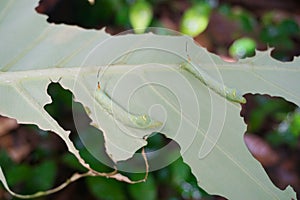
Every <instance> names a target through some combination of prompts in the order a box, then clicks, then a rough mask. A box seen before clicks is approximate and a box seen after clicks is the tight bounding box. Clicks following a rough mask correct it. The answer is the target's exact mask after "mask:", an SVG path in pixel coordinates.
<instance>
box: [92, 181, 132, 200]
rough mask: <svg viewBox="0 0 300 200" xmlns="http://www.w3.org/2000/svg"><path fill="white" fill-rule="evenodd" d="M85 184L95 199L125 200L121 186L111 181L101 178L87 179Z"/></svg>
mask: <svg viewBox="0 0 300 200" xmlns="http://www.w3.org/2000/svg"><path fill="white" fill-rule="evenodd" d="M86 181H87V184H88V186H89V189H90V190H91V192H92V193H93V194H94V196H95V197H97V198H99V199H104V200H114V199H119V200H125V199H127V198H126V194H124V190H123V189H122V184H120V183H116V182H115V181H114V180H111V179H104V178H101V177H88V178H87V180H86Z"/></svg>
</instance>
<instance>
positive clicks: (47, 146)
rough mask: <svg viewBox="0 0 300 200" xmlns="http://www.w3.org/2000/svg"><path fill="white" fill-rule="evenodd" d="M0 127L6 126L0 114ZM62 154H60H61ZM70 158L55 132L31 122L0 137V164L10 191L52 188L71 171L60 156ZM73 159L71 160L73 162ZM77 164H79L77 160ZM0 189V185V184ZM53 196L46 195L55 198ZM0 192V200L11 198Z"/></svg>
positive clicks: (29, 191)
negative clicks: (42, 128) (40, 127)
mask: <svg viewBox="0 0 300 200" xmlns="http://www.w3.org/2000/svg"><path fill="white" fill-rule="evenodd" d="M0 119H1V120H0V121H1V126H6V125H5V123H10V122H8V121H7V119H8V118H6V122H4V121H3V120H2V119H3V117H0ZM62 155H63V156H62ZM64 156H68V157H70V156H71V157H72V154H71V153H69V152H68V151H67V148H66V145H65V144H64V142H63V141H62V140H61V138H59V137H58V136H57V135H56V134H54V133H51V132H46V131H43V130H40V129H39V128H38V127H37V126H35V125H21V124H20V125H18V127H17V128H14V129H11V130H9V131H7V132H6V133H3V134H2V135H1V136H0V163H1V167H2V169H3V172H4V175H5V176H6V179H7V183H8V185H9V187H10V188H11V190H12V191H14V192H16V193H20V194H33V193H35V192H39V191H45V190H49V189H52V188H55V187H57V186H59V185H60V184H62V183H63V182H65V181H66V180H67V179H68V178H69V177H70V176H71V175H72V174H73V173H74V172H75V170H73V169H72V168H69V167H68V166H67V164H65V163H64V161H63V159H62V157H64ZM76 162H77V161H76V159H75V162H74V163H76ZM77 164H78V165H79V163H77ZM0 188H1V189H0V191H2V186H0ZM57 195H59V194H53V195H49V198H52V199H56V198H57ZM11 198H12V197H11V195H9V194H8V193H7V192H4V190H3V192H0V199H3V200H6V199H11Z"/></svg>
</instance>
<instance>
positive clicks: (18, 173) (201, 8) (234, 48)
mask: <svg viewBox="0 0 300 200" xmlns="http://www.w3.org/2000/svg"><path fill="white" fill-rule="evenodd" d="M173 3H174V2H173V1H167V0H148V1H147V0H143V1H139V2H138V1H135V0H96V1H95V4H94V5H90V4H89V3H88V1H87V0H74V1H72V3H71V2H70V1H61V2H60V3H59V4H57V5H56V6H55V7H54V8H52V9H49V10H47V11H46V13H48V14H49V16H50V18H49V21H54V22H56V23H68V24H76V25H79V26H82V27H85V28H101V27H103V26H108V27H113V28H114V29H116V30H126V29H129V28H131V27H134V28H136V27H141V28H146V27H147V26H163V23H161V21H160V17H161V12H163V11H165V10H168V9H170V10H168V12H170V13H177V15H175V17H174V19H176V20H177V21H176V20H175V21H174V22H175V23H177V27H178V30H181V31H182V32H183V33H185V34H189V35H191V36H193V37H197V36H199V34H205V31H206V29H207V28H208V26H209V23H210V19H211V15H212V13H217V14H220V15H221V16H224V17H225V18H227V19H228V20H230V21H232V22H233V23H236V24H238V26H239V27H240V29H237V30H236V31H237V32H234V33H233V35H231V36H228V37H232V38H233V41H232V43H231V46H230V48H229V53H230V55H231V56H232V57H235V58H243V57H246V56H252V55H253V52H254V49H255V47H257V46H261V45H268V46H269V47H275V48H276V51H275V53H274V56H275V57H276V58H278V59H281V60H289V59H290V58H291V57H292V56H294V55H293V54H291V52H292V51H293V50H295V48H297V44H296V43H295V40H299V35H300V28H299V25H298V24H297V22H296V21H295V20H294V19H293V18H289V17H283V18H280V19H279V20H278V17H277V15H276V12H272V11H270V12H266V13H265V14H263V16H261V17H257V16H256V14H255V13H253V12H252V11H249V10H247V9H245V8H241V7H236V6H231V5H230V4H224V3H221V4H219V3H218V2H217V1H212V0H203V1H202V0H199V1H196V0H195V1H187V4H188V5H189V6H188V7H187V8H186V10H185V11H183V12H182V10H181V8H179V7H176V6H173ZM137 4H139V5H137ZM134 6H137V8H135V7H134ZM141 7H142V8H143V9H145V13H146V14H148V16H146V17H145V18H144V20H145V21H142V22H140V21H139V22H135V21H134V20H136V19H134V18H138V20H143V19H142V17H140V16H141V15H143V13H142V14H141V13H139V12H138V11H140V8H141ZM162 9H165V10H162ZM152 13H153V14H152ZM130 16H131V17H130ZM178 16H179V17H178ZM141 24H142V25H141ZM212 26H218V24H215V25H214V24H212ZM215 48H218V47H217V46H216V47H215ZM241 49H242V50H241ZM241 52H242V53H241ZM48 91H49V94H51V96H52V98H53V100H54V102H53V103H52V104H51V106H47V107H46V108H47V111H48V112H49V113H50V114H51V115H52V116H53V117H54V118H55V119H56V120H57V121H58V122H59V123H61V124H63V123H65V122H64V121H72V118H71V117H70V116H72V113H71V105H72V103H71V102H72V94H71V93H70V92H67V91H64V90H63V89H62V88H61V87H60V86H58V85H55V84H54V85H51V86H50V88H49V90H48ZM252 101H253V102H254V103H255V106H253V108H252V111H251V112H250V113H249V114H248V115H249V119H248V121H247V123H248V132H251V133H257V134H261V133H262V132H263V133H265V135H266V138H267V139H268V140H269V141H270V142H271V144H273V145H274V146H278V145H288V146H290V147H292V148H294V147H295V146H296V145H297V143H298V140H299V135H300V111H299V110H298V109H296V106H295V105H292V104H290V103H289V102H286V101H284V100H283V99H270V98H269V97H266V96H259V95H257V96H255V97H254V98H253V99H252ZM270 121H271V122H272V123H270ZM273 122H274V123H273ZM266 126H271V127H266ZM31 128H32V127H31ZM67 128H68V129H70V127H67ZM35 130H36V132H37V133H39V134H40V135H41V137H44V138H48V137H49V134H47V133H45V132H42V131H40V130H38V129H37V128H35ZM74 140H75V143H78V144H80V142H78V140H79V138H78V137H75V138H74ZM164 140H166V138H164V137H162V136H161V135H160V134H157V135H155V136H153V137H151V138H150V140H149V144H148V148H149V149H155V148H159V147H160V146H161V145H163V141H164ZM77 147H78V148H79V149H80V153H81V155H82V156H83V157H84V158H85V159H86V160H87V161H88V162H89V163H90V164H91V166H93V167H94V168H95V169H97V170H99V171H107V172H108V171H111V170H112V169H111V168H109V167H107V166H105V165H103V164H102V163H100V162H99V161H98V160H97V159H95V158H94V157H93V156H92V155H91V154H90V153H89V152H88V151H87V150H86V149H85V148H84V146H83V145H77ZM177 151H179V149H177ZM0 162H1V166H3V168H4V171H5V174H6V175H7V177H8V183H9V185H10V186H12V188H13V189H14V191H16V192H21V193H24V194H28V193H32V192H36V191H40V190H45V189H50V188H51V187H53V186H54V185H57V183H56V182H55V180H56V178H57V177H58V175H59V170H61V168H62V169H63V170H69V171H70V173H71V172H73V171H79V172H82V171H84V169H83V168H82V166H80V164H79V163H78V162H77V160H76V159H75V157H74V156H72V155H71V154H69V153H64V154H62V155H61V154H54V153H51V152H49V151H48V150H47V149H45V148H44V147H43V146H42V145H40V146H38V148H37V149H35V150H34V151H33V152H32V153H31V159H29V161H28V159H27V162H24V163H22V164H19V163H14V162H13V161H12V160H11V159H10V158H9V157H8V156H7V153H6V152H5V151H4V150H1V151H0ZM70 173H69V174H70ZM129 176H130V177H131V178H133V179H139V178H141V176H143V174H131V175H129ZM83 184H85V185H86V187H87V188H88V190H89V191H90V192H91V194H92V195H93V196H94V198H95V199H139V197H140V196H139V195H143V197H144V198H145V199H149V200H151V199H158V198H160V199H170V200H171V199H172V200H175V199H201V198H202V199H205V198H210V197H209V195H207V194H206V193H205V191H203V190H202V189H201V188H199V187H198V186H197V180H196V179H195V177H194V176H193V175H192V174H191V171H190V168H189V167H188V166H187V165H186V164H185V163H184V162H183V161H182V159H181V158H179V159H178V160H176V161H175V162H174V163H172V164H171V165H169V166H168V167H166V168H163V169H161V170H158V171H155V172H151V173H150V174H149V178H148V181H147V182H145V183H140V184H136V185H128V184H124V183H121V182H118V181H115V180H111V179H106V178H103V177H89V178H86V179H85V181H84V182H83ZM162 191H164V192H162ZM138 194H139V195H138ZM51 198H52V197H51ZM41 199H49V198H48V197H45V198H41Z"/></svg>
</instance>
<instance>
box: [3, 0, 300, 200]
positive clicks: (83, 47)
mask: <svg viewBox="0 0 300 200" xmlns="http://www.w3.org/2000/svg"><path fill="white" fill-rule="evenodd" d="M36 3H37V2H36V1H35V0H28V1H17V0H2V1H1V2H0V30H1V31H0V38H1V54H0V70H1V73H0V94H1V99H0V114H1V115H3V116H8V117H11V118H15V119H17V121H18V122H19V123H22V124H36V125H37V126H38V127H39V128H40V129H43V130H46V131H53V132H55V133H56V134H58V135H59V136H60V137H61V138H62V139H63V140H64V141H65V143H66V145H67V147H68V150H69V151H70V152H71V153H73V154H74V155H75V156H76V157H77V158H78V159H79V160H80V162H81V164H83V165H84V166H85V167H86V168H87V169H89V166H88V164H86V163H85V162H84V161H83V160H82V159H81V157H80V155H79V153H78V151H77V150H76V148H75V147H74V145H73V143H72V141H71V140H70V139H69V137H68V136H69V131H67V130H64V129H63V128H62V127H60V126H59V125H58V123H57V122H56V121H55V120H54V119H53V118H52V117H51V116H50V115H49V114H48V113H47V112H46V111H45V109H44V106H45V105H46V104H48V103H50V102H51V98H50V97H49V96H48V95H47V92H46V90H47V86H48V85H49V84H50V83H51V81H54V82H59V84H61V85H62V86H63V87H64V88H65V89H68V90H70V91H71V92H72V93H73V95H74V99H75V100H76V101H78V102H81V103H82V104H83V105H84V106H85V108H86V110H87V111H88V112H87V113H88V115H89V117H90V118H91V119H92V124H93V125H94V126H95V127H98V128H99V129H101V130H102V131H103V134H104V138H105V147H106V152H107V154H108V155H109V156H110V157H111V159H112V160H113V161H114V162H117V161H122V160H126V159H128V158H130V157H132V156H133V154H134V153H135V152H136V151H137V150H138V149H140V148H141V147H143V146H145V145H146V144H147V142H146V140H145V136H148V135H150V134H151V133H152V132H153V131H159V132H161V133H163V134H165V135H166V136H167V137H169V138H171V139H173V140H175V141H176V142H177V143H178V144H179V145H180V148H181V151H180V152H181V155H182V157H183V160H184V161H185V162H186V163H187V164H188V165H189V166H190V167H191V169H192V172H193V174H194V175H195V176H196V177H197V180H198V184H199V186H201V187H202V188H203V189H205V190H206V191H207V192H208V193H210V194H218V195H221V196H224V197H226V198H228V199H292V198H293V199H295V198H296V197H295V196H296V194H295V192H294V191H293V190H292V188H291V187H287V188H286V189H285V190H284V191H281V190H280V189H278V188H276V187H275V186H274V185H273V184H272V182H271V181H270V179H269V177H268V176H267V174H266V173H265V171H264V169H263V168H262V166H261V165H260V163H259V162H258V161H256V160H255V159H254V158H253V157H252V156H251V154H250V153H249V152H248V150H247V148H246V147H245V144H244V142H243V134H244V132H245V130H246V125H245V123H244V121H243V119H242V118H241V116H240V110H241V105H240V104H239V103H238V102H236V101H232V99H231V100H228V98H224V97H223V96H222V95H220V94H218V93H216V92H215V91H216V90H215V89H213V90H212V89H211V88H212V87H211V84H212V83H211V82H210V81H208V82H205V81H204V82H205V83H204V82H203V81H201V80H200V79H201V78H199V77H196V76H195V75H194V74H193V73H191V71H188V70H186V69H185V68H184V67H183V66H187V65H190V67H192V69H193V70H196V71H198V72H199V73H201V74H202V75H203V74H205V75H203V76H204V78H205V79H206V80H207V78H208V79H209V80H213V82H214V83H217V84H219V85H221V84H224V85H225V86H226V89H224V88H225V87H220V88H219V89H220V90H222V89H223V90H224V92H226V91H228V93H229V94H231V95H233V96H239V95H243V94H246V93H260V94H269V95H272V96H281V97H284V98H285V99H286V100H288V101H291V102H294V103H295V104H297V105H298V106H299V105H300V96H299V94H300V88H299V86H298V85H299V80H300V73H299V70H300V67H299V64H300V61H299V59H298V58H297V59H295V60H294V61H293V62H291V63H281V62H278V61H275V60H273V59H272V58H271V57H270V52H269V51H268V52H257V53H256V56H255V57H253V58H249V59H245V60H241V61H239V62H237V63H226V62H224V61H222V60H221V59H220V58H219V57H217V56H215V55H213V54H211V53H208V52H207V51H206V50H205V49H203V48H201V47H199V46H197V45H195V44H194V43H193V41H192V40H191V39H190V38H187V37H183V36H158V35H155V34H143V35H132V34H128V35H120V36H110V35H108V34H106V33H105V32H104V31H103V30H102V31H95V30H83V29H81V28H78V27H70V26H65V25H54V24H48V23H47V22H46V19H45V17H44V16H41V15H38V14H37V13H36V12H35V11H34V6H35V5H36ZM186 44H187V46H188V52H186V48H185V47H186ZM187 55H189V56H190V58H188V59H187ZM189 61H191V63H187V62H189ZM99 69H100V71H99ZM98 72H99V74H100V78H97V73H98ZM202 78H203V77H202ZM98 81H100V85H101V89H100V91H99V88H98V86H97V82H98ZM225 90H226V91H225ZM235 92H236V94H235ZM105 98H107V99H105ZM111 102H113V104H110V103H111ZM128 112H129V113H131V116H132V118H127V115H126V114H124V113H128ZM148 115H149V116H148ZM75 118H76V117H75ZM143 120H144V121H143ZM147 120H150V122H161V123H162V124H160V123H157V124H156V125H154V126H150V127H149V126H147ZM87 148H88V147H87ZM150 165H159V163H151V162H150ZM158 167H159V166H158ZM90 172H91V173H87V174H85V175H103V174H97V173H96V172H94V171H90ZM104 175H105V174H104ZM79 177H80V176H79V175H74V176H73V177H72V178H71V181H74V180H76V179H78V178H79ZM111 177H112V178H117V179H121V180H125V181H127V182H130V181H129V180H128V179H126V177H122V176H121V175H120V174H117V175H114V176H111ZM0 179H1V181H2V183H3V185H4V186H5V187H6V189H8V190H9V187H8V185H7V183H6V179H5V176H4V173H3V172H2V170H1V173H0ZM40 194H41V193H40ZM25 197H26V196H25ZM27 197H28V196H27Z"/></svg>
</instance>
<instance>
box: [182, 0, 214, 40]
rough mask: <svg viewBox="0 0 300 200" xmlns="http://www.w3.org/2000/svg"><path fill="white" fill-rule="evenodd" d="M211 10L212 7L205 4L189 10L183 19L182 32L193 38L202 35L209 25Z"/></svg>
mask: <svg viewBox="0 0 300 200" xmlns="http://www.w3.org/2000/svg"><path fill="white" fill-rule="evenodd" d="M210 10H211V8H210V6H209V5H207V4H203V3H202V4H198V5H196V6H193V7H192V8H190V9H188V10H187V11H186V12H185V13H184V14H183V17H182V19H181V24H180V31H181V32H182V33H183V34H187V35H190V36H192V37H195V36H197V35H199V34H200V33H202V32H203V31H204V30H205V29H206V27H207V25H208V22H209V15H210Z"/></svg>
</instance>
